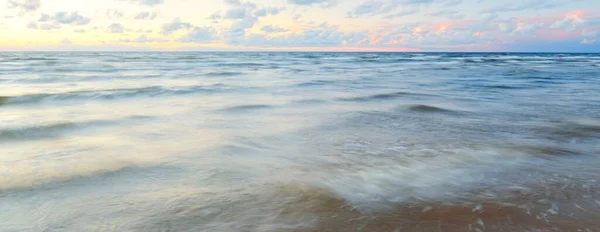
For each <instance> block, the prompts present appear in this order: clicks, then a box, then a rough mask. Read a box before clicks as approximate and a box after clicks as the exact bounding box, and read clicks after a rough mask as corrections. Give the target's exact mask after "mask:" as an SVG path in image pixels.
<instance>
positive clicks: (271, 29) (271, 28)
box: [260, 25, 289, 33]
mask: <svg viewBox="0 0 600 232" xmlns="http://www.w3.org/2000/svg"><path fill="white" fill-rule="evenodd" d="M260 30H261V31H264V32H267V33H278V32H286V31H289V30H288V29H285V28H281V27H277V26H271V25H265V26H263V27H262V28H261V29H260Z"/></svg>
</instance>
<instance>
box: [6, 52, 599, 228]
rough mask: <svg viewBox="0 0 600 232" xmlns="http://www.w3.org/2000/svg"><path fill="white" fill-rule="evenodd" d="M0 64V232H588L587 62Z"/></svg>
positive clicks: (16, 59) (593, 96)
mask: <svg viewBox="0 0 600 232" xmlns="http://www.w3.org/2000/svg"><path fill="white" fill-rule="evenodd" d="M556 57H557V55H553V54H483V53H477V54H465V53H461V54H454V53H439V54H418V53H400V54H394V53H390V54H388V53H373V54H365V53H2V54H0V70H2V72H1V73H0V154H2V155H1V156H0V167H1V168H0V231H595V230H597V229H598V228H600V224H599V223H598V219H600V215H599V212H600V196H599V194H598V192H597V189H598V188H597V186H598V182H597V180H599V179H600V178H599V176H598V175H599V174H598V173H600V165H599V164H600V162H599V161H598V159H597V157H598V155H599V153H600V141H599V139H600V112H599V109H600V92H599V91H597V90H598V89H600V81H599V80H598V79H597V77H598V76H599V75H600V70H599V69H597V66H595V65H596V64H597V62H598V61H600V56H598V55H597V54H577V55H564V54H563V59H560V60H559V59H556Z"/></svg>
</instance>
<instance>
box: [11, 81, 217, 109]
mask: <svg viewBox="0 0 600 232" xmlns="http://www.w3.org/2000/svg"><path fill="white" fill-rule="evenodd" d="M223 87H225V85H223V84H215V85H211V86H204V85H201V86H188V87H183V88H167V87H162V86H152V87H143V88H129V89H105V90H86V91H73V92H64V93H49V94H43V93H42V94H29V95H20V96H0V105H18V104H28V103H40V102H44V101H63V100H96V99H102V100H110V99H121V98H128V97H135V96H148V97H156V96H164V95H182V94H192V93H198V92H214V91H218V90H219V89H221V88H223Z"/></svg>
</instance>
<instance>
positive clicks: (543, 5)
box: [486, 0, 573, 13]
mask: <svg viewBox="0 0 600 232" xmlns="http://www.w3.org/2000/svg"><path fill="white" fill-rule="evenodd" d="M572 2H573V0H522V1H519V3H517V4H515V3H514V2H509V1H506V2H505V3H504V4H503V5H498V6H495V7H492V8H489V9H488V10H487V11H486V12H489V13H502V12H516V11H525V10H540V9H551V8H556V7H559V6H562V5H565V4H569V3H572Z"/></svg>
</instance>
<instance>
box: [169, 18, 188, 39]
mask: <svg viewBox="0 0 600 232" xmlns="http://www.w3.org/2000/svg"><path fill="white" fill-rule="evenodd" d="M193 26H194V25H192V24H191V23H187V22H182V21H181V19H179V18H175V19H174V20H173V21H172V22H170V23H166V24H164V25H163V26H162V28H161V33H162V34H163V35H170V34H171V33H173V32H176V31H178V30H181V29H190V28H192V27H193Z"/></svg>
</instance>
